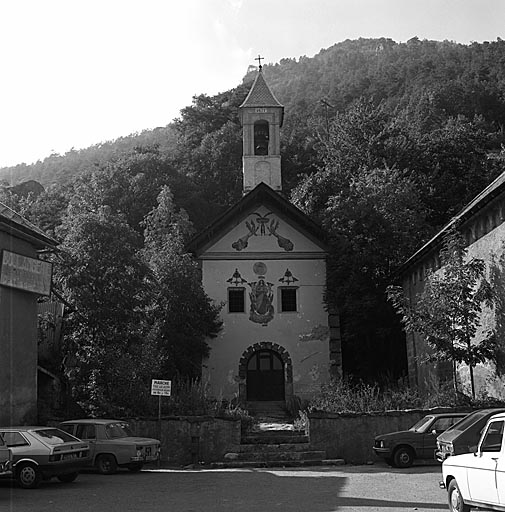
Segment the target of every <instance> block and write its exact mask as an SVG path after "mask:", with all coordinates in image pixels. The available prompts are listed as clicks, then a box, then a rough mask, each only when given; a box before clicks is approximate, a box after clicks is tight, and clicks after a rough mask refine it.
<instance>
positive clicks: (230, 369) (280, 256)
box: [190, 66, 341, 404]
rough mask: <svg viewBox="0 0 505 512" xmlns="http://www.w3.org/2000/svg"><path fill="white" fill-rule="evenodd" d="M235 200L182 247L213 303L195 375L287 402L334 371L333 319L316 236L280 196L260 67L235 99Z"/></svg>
mask: <svg viewBox="0 0 505 512" xmlns="http://www.w3.org/2000/svg"><path fill="white" fill-rule="evenodd" d="M239 115H240V120H241V123H242V126H243V194H244V195H243V197H242V199H241V200H240V201H239V202H238V203H237V204H235V205H234V206H232V207H231V208H230V209H229V210H228V211H227V212H225V213H224V214H223V215H222V216H220V217H219V218H218V219H216V220H215V221H214V222H213V223H212V224H211V225H210V226H209V227H208V228H206V229H205V230H204V231H203V232H202V233H200V234H199V235H197V236H196V237H195V238H194V240H193V241H192V243H191V244H190V248H191V250H192V251H193V253H194V254H195V256H196V257H197V259H198V261H199V262H200V264H201V271H202V280H203V286H204V289H205V291H206V293H207V295H209V296H210V297H211V298H213V299H214V300H215V301H216V303H223V304H224V307H223V309H222V313H221V315H222V320H223V329H222V331H221V333H220V334H219V335H218V337H217V338H215V339H212V340H209V344H210V347H211V350H210V356H209V358H208V359H207V360H206V361H204V365H203V378H204V380H205V381H207V382H208V383H209V386H210V389H211V392H212V394H213V395H214V396H216V397H222V398H226V399H232V398H238V399H239V400H240V401H241V402H242V403H245V402H281V403H287V404H289V402H290V401H291V400H293V398H294V397H298V398H300V399H304V398H308V397H310V396H311V395H312V394H313V393H314V392H315V391H316V390H317V389H319V386H320V385H321V384H323V383H326V382H328V380H329V379H330V375H332V374H333V375H339V374H340V373H341V350H340V334H339V327H338V316H337V315H336V314H335V313H330V314H328V311H327V308H326V307H325V303H324V291H325V286H326V251H327V248H326V245H325V242H324V234H323V232H322V230H321V229H320V227H319V226H318V225H316V224H315V223H314V222H313V221H312V220H311V219H310V218H309V217H308V216H306V215H305V214H304V213H303V212H301V211H300V210H299V209H297V208H296V207H295V206H294V205H292V204H291V203H290V202H289V201H288V200H287V199H286V198H285V197H284V196H283V194H282V179H281V154H280V129H281V127H282V123H283V117H284V107H283V106H282V105H281V104H280V103H279V101H278V100H277V99H276V98H275V96H274V94H273V93H272V91H271V90H270V88H269V86H268V84H267V82H266V81H265V78H264V76H263V72H262V69H261V66H260V69H259V72H258V74H257V76H256V78H255V81H254V83H253V85H252V87H251V90H250V91H249V94H248V95H247V97H246V99H245V100H244V102H243V103H242V105H241V106H240V114H239Z"/></svg>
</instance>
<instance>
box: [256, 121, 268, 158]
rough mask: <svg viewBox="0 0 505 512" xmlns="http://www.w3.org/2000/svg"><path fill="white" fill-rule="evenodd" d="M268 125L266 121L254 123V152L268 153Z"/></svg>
mask: <svg viewBox="0 0 505 512" xmlns="http://www.w3.org/2000/svg"><path fill="white" fill-rule="evenodd" d="M269 138H270V136H269V126H268V122H267V121H256V122H255V123H254V154H255V155H268V140H269Z"/></svg>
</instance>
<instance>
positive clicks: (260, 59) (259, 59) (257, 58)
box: [254, 54, 265, 71]
mask: <svg viewBox="0 0 505 512" xmlns="http://www.w3.org/2000/svg"><path fill="white" fill-rule="evenodd" d="M254 60H257V61H258V62H259V69H260V71H261V68H262V66H261V61H262V60H265V57H261V56H260V54H258V56H257V57H256V58H255V59H254Z"/></svg>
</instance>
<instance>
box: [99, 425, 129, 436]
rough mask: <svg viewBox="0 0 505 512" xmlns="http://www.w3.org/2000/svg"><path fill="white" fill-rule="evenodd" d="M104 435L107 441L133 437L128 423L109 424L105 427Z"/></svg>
mask: <svg viewBox="0 0 505 512" xmlns="http://www.w3.org/2000/svg"><path fill="white" fill-rule="evenodd" d="M105 433H106V434H107V437H108V438H109V439H118V438H119V437H132V436H133V432H132V430H131V428H130V425H128V423H109V424H108V425H105Z"/></svg>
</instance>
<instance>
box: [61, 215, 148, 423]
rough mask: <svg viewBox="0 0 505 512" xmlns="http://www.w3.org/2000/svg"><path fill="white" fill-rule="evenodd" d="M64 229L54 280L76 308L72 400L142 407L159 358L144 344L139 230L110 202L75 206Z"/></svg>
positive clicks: (69, 326) (93, 409)
mask: <svg viewBox="0 0 505 512" xmlns="http://www.w3.org/2000/svg"><path fill="white" fill-rule="evenodd" d="M59 233H60V234H61V235H63V242H62V245H61V253H60V257H59V260H58V261H57V265H55V267H56V269H57V275H56V276H55V280H56V281H57V282H58V284H59V287H61V289H62V290H63V294H64V296H65V299H66V300H67V302H68V303H69V304H71V305H72V306H73V311H72V312H71V313H70V315H69V317H68V318H67V321H66V325H65V330H64V332H65V339H64V344H65V347H66V355H67V370H69V372H68V375H69V377H70V381H71V385H72V387H73V390H74V398H76V399H77V400H78V402H79V403H81V405H82V406H83V407H84V408H85V409H87V410H88V411H89V412H90V413H91V414H104V413H106V414H118V415H120V414H131V413H133V412H136V413H139V412H145V403H146V400H145V390H149V379H150V378H151V375H150V373H149V372H151V371H155V370H156V364H157V357H156V353H154V352H150V351H149V350H146V344H145V343H144V327H145V321H144V313H143V309H144V304H145V302H146V298H145V297H146V285H145V280H146V275H147V268H146V266H145V264H144V263H143V261H142V260H141V258H140V257H139V255H138V252H137V247H138V245H139V243H140V242H139V240H138V238H139V235H138V234H137V233H136V232H135V231H133V230H132V229H131V228H130V227H129V226H128V224H127V223H126V222H125V220H124V216H122V215H120V214H116V213H112V212H111V209H110V207H107V206H102V207H100V208H99V209H98V210H97V211H88V210H86V209H84V208H82V209H78V208H74V209H72V208H70V209H69V212H68V214H67V217H66V218H65V219H64V221H63V225H62V226H61V228H60V231H59Z"/></svg>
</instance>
